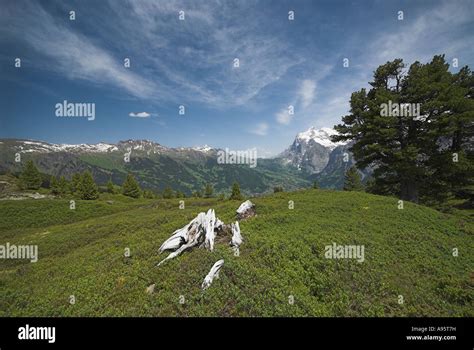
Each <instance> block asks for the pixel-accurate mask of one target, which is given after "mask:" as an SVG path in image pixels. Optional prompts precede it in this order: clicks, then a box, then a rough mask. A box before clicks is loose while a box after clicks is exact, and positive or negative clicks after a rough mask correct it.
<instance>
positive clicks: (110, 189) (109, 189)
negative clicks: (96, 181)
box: [107, 179, 115, 194]
mask: <svg viewBox="0 0 474 350" xmlns="http://www.w3.org/2000/svg"><path fill="white" fill-rule="evenodd" d="M107 192H109V193H112V194H114V193H115V187H114V183H113V182H112V179H109V181H107Z"/></svg>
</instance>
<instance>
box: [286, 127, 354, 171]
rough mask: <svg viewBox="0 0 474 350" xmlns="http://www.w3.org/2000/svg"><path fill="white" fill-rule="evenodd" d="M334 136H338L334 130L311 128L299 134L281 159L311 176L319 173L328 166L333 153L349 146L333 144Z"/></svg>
mask: <svg viewBox="0 0 474 350" xmlns="http://www.w3.org/2000/svg"><path fill="white" fill-rule="evenodd" d="M333 135H337V131H336V130H334V129H331V128H321V129H316V128H315V127H311V128H309V129H308V130H306V131H303V132H300V133H299V134H297V135H296V137H295V140H294V141H293V143H292V144H291V146H290V147H289V148H288V149H286V150H285V151H284V152H283V153H281V154H280V156H279V158H282V159H283V160H284V161H285V162H286V163H288V164H292V165H293V166H296V167H297V168H298V169H300V170H303V171H305V172H308V173H309V174H316V173H319V172H321V171H322V170H323V169H324V168H325V167H326V166H327V165H328V162H329V158H330V154H331V152H332V151H333V150H334V149H336V148H337V147H339V146H344V145H346V144H347V142H333V141H332V140H331V136H333Z"/></svg>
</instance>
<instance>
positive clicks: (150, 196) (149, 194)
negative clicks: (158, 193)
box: [143, 190, 155, 199]
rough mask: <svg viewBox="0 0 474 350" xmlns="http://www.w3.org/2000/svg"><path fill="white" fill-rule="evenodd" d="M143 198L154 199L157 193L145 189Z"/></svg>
mask: <svg viewBox="0 0 474 350" xmlns="http://www.w3.org/2000/svg"><path fill="white" fill-rule="evenodd" d="M143 198H147V199H153V198H155V194H154V193H153V191H151V190H143Z"/></svg>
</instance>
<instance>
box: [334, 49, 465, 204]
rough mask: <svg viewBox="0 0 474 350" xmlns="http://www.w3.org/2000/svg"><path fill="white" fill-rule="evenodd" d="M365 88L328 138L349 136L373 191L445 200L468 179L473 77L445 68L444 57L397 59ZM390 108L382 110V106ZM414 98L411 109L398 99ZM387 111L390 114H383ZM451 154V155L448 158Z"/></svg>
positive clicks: (462, 190) (380, 69) (460, 191)
mask: <svg viewBox="0 0 474 350" xmlns="http://www.w3.org/2000/svg"><path fill="white" fill-rule="evenodd" d="M370 85H371V86H372V88H371V89H370V91H368V92H367V91H366V90H365V89H361V90H360V91H357V92H354V93H353V94H352V96H351V100H350V106H351V109H350V114H348V115H346V116H344V117H343V118H342V122H343V123H342V124H339V125H337V126H336V127H335V128H336V130H337V131H338V132H339V133H340V135H338V136H335V137H333V141H342V140H352V141H353V142H354V143H353V146H352V147H351V149H350V150H351V151H352V153H353V154H354V157H355V160H356V162H357V167H358V168H359V169H363V168H365V167H368V166H371V167H372V168H373V169H374V172H373V177H374V179H375V180H374V181H375V182H374V184H373V186H372V185H371V188H372V190H374V191H377V192H378V193H380V194H392V195H397V196H399V197H400V198H401V199H403V200H410V201H413V202H418V201H419V200H420V199H421V200H422V201H423V202H428V201H432V200H436V201H445V200H446V199H448V198H449V197H450V196H462V194H463V193H466V192H465V189H467V188H469V186H471V185H472V184H473V181H474V179H473V177H472V176H470V175H469V174H472V172H473V171H474V154H473V152H472V148H470V147H469V144H470V143H472V141H470V140H471V139H472V137H474V123H473V122H472V121H473V116H474V103H473V98H474V95H473V93H472V91H473V89H474V76H473V74H472V72H471V71H470V70H469V68H468V67H464V68H462V69H461V70H460V71H459V72H458V73H456V74H453V73H451V72H450V71H449V64H448V63H446V61H445V59H444V56H434V57H433V59H432V60H431V62H429V63H427V64H421V63H420V62H415V63H413V64H412V65H411V66H410V68H409V69H408V71H406V69H405V65H404V64H403V61H402V60H401V59H396V60H394V61H392V62H387V63H386V64H383V65H381V66H379V67H378V68H377V69H376V71H375V72H374V80H373V81H372V82H370ZM389 103H391V105H392V106H393V105H395V107H397V109H391V110H390V109H387V105H389ZM417 104H419V105H418V106H419V110H418V111H417V113H406V112H405V113H403V112H404V111H406V110H404V109H403V108H405V107H404V106H415V105H417ZM387 111H388V112H391V113H387ZM455 155H456V157H457V162H456V161H454V160H453V159H454V157H455Z"/></svg>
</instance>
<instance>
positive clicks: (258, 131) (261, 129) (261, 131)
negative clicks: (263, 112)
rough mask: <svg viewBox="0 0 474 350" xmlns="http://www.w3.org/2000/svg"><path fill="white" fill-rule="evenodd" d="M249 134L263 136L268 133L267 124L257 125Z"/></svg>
mask: <svg viewBox="0 0 474 350" xmlns="http://www.w3.org/2000/svg"><path fill="white" fill-rule="evenodd" d="M250 132H251V133H252V134H255V135H259V136H265V135H267V133H268V124H267V123H258V124H257V125H255V127H254V128H253V129H252V130H250Z"/></svg>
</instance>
